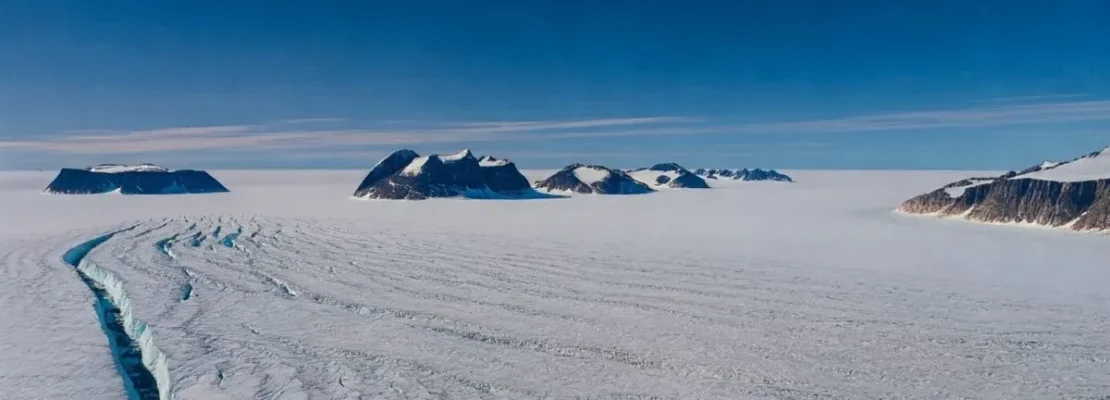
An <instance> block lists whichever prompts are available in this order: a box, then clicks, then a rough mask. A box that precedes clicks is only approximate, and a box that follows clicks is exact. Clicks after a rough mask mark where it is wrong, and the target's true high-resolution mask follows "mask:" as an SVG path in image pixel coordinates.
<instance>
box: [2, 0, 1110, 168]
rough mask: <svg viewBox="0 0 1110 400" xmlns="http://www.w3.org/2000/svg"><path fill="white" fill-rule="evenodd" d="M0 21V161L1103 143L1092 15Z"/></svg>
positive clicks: (1103, 56) (527, 159) (151, 4)
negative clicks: (396, 151)
mask: <svg viewBox="0 0 1110 400" xmlns="http://www.w3.org/2000/svg"><path fill="white" fill-rule="evenodd" d="M540 3H541V2H526V1H500V0H488V1H481V2H461V1H411V2H396V1H380V2H378V1H338V0H332V1H328V0H321V1H311V2H310V1H281V0H274V1H268V2H261V1H208V0H189V1H173V0H161V1H148V0H131V1H120V0H104V1H95V2H94V1H84V0H71V1H57V0H9V1H5V2H3V3H2V4H0V168H2V169H38V168H44V169H45V168H57V167H61V166H75V165H76V166H81V165H87V164H93V163H100V162H154V163H160V164H165V165H167V166H170V167H179V168H180V167H196V168H281V167H287V168H368V167H370V166H372V165H373V164H374V163H375V162H376V161H377V160H378V159H379V158H380V157H382V156H383V155H385V154H387V153H388V152H390V151H392V150H394V149H397V148H402V147H405V148H412V149H415V150H417V151H420V152H454V151H457V150H458V149H460V148H463V147H468V148H471V149H473V150H474V151H475V152H476V153H479V154H492V155H497V156H504V157H509V158H511V159H514V160H516V161H517V162H518V164H520V165H521V166H522V167H524V168H550V167H557V166H561V165H564V164H567V163H570V162H579V161H580V162H592V163H605V164H610V165H613V166H619V167H634V166H642V165H647V164H651V163H654V162H661V161H675V162H679V163H683V164H686V165H688V166H691V167H694V166H706V167H771V168H837V169H843V168H852V169H855V168H866V169H872V168H880V169H891V168H906V169H910V168H913V169H917V168H928V169H1015V168H1021V167H1024V166H1026V165H1027V164H1033V163H1036V162H1038V161H1039V160H1042V159H1067V158H1071V157H1074V156H1077V155H1079V154H1081V153H1086V152H1089V151H1093V150H1096V149H1099V148H1102V147H1105V146H1107V145H1110V46H1108V45H1107V44H1106V38H1108V37H1110V24H1106V21H1110V3H1108V2H1105V1H1067V0H1063V1H1052V2H1049V1H1028V2H1009V1H1007V2H1002V1H988V0H984V1H949V0H936V1H896V0H887V1H869V0H860V1H852V2H832V1H819V0H810V1H800V0H779V1H742V0H736V1H713V2H710V1H695V0H688V1H681V2H677V1H676V2H667V1H648V2H632V1H575V0H567V1H559V2H542V3H545V4H540Z"/></svg>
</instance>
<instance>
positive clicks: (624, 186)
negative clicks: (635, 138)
mask: <svg viewBox="0 0 1110 400" xmlns="http://www.w3.org/2000/svg"><path fill="white" fill-rule="evenodd" d="M579 174H582V175H583V176H584V175H596V176H598V177H599V179H597V180H593V181H583V178H580V177H579ZM536 188H537V189H544V190H550V191H563V192H574V193H596V194H645V193H651V192H654V191H655V190H653V189H652V188H651V187H648V185H646V184H644V183H643V182H640V181H637V180H635V179H633V178H632V177H631V176H629V175H628V174H626V173H624V171H620V170H615V169H610V168H606V167H603V166H600V165H583V164H571V165H568V166H566V167H565V168H563V169H561V170H559V172H556V173H555V174H553V175H551V176H550V177H548V178H547V179H544V180H542V181H539V182H536Z"/></svg>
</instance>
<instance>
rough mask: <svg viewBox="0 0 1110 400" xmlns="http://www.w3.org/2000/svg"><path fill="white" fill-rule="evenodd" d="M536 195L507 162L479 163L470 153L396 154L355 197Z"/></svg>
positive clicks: (370, 176) (489, 160) (381, 163)
mask: <svg viewBox="0 0 1110 400" xmlns="http://www.w3.org/2000/svg"><path fill="white" fill-rule="evenodd" d="M532 194H535V191H534V190H532V187H531V185H529V184H528V179H526V178H525V177H524V175H522V174H521V173H520V171H519V170H517V168H516V165H515V164H513V163H512V162H509V161H506V160H498V159H495V158H493V157H484V158H483V159H482V160H480V161H479V160H478V159H477V158H476V157H474V154H472V153H471V152H470V151H469V150H464V151H463V152H461V153H458V154H455V155H451V156H440V155H434V154H433V155H430V156H427V157H420V156H419V155H418V154H416V152H414V151H412V150H407V149H406V150H398V151H396V152H394V153H393V154H390V155H389V156H388V157H386V158H384V159H382V160H381V161H379V162H378V164H377V165H375V166H374V168H373V169H372V170H370V173H369V174H367V175H366V178H365V179H363V180H362V183H361V184H359V186H358V188H357V189H355V193H354V196H355V197H362V198H371V199H394V200H422V199H427V198H433V197H457V196H469V197H507V198H508V197H526V196H529V195H532Z"/></svg>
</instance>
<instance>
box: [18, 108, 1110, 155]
mask: <svg viewBox="0 0 1110 400" xmlns="http://www.w3.org/2000/svg"><path fill="white" fill-rule="evenodd" d="M1102 120H1110V101H1107V100H1090V101H1070V102H1041V103H1035V104H1003V105H993V106H984V107H974V108H967V109H950V110H925V111H910V112H900V113H887V114H874V115H857V116H845V117H838V118H827V119H817V120H802V121H773V122H758V123H740V124H737V123H727V122H722V121H714V120H704V119H698V118H691V117H681V116H656V117H630V118H600V119H583V120H568V121H483V122H428V123H424V124H416V123H412V124H404V126H389V127H385V128H383V127H381V125H379V127H378V128H371V129H356V128H347V129H318V128H317V129H310V128H305V127H301V126H298V124H296V123H293V124H289V123H288V121H291V120H286V121H278V122H271V123H266V124H258V125H221V126H193V127H175V128H164V129H153V130H136V131H101V130H91V131H90V130H86V131H79V132H68V133H64V134H62V135H51V136H49V137H46V138H41V139H8V140H4V139H0V150H4V149H8V150H23V151H32V152H35V151H37V152H49V153H89V154H134V153H146V152H171V151H190V150H192V151H196V150H227V151H235V150H258V151H261V150H285V149H327V148H345V147H356V148H357V147H373V146H415V145H420V144H434V143H468V142H489V141H542V140H572V139H589V138H607V137H631V136H652V135H655V136H659V135H671V136H679V135H737V134H756V133H760V134H792V133H829V134H835V133H846V132H875V133H897V132H903V131H914V130H929V129H951V128H971V127H989V126H1011V125H1022V124H1044V123H1058V122H1075V121H1102ZM390 125H392V124H390Z"/></svg>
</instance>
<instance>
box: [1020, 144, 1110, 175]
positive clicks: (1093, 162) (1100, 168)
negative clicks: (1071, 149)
mask: <svg viewBox="0 0 1110 400" xmlns="http://www.w3.org/2000/svg"><path fill="white" fill-rule="evenodd" d="M1019 178H1030V179H1042V180H1046V181H1057V182H1081V181H1091V180H1099V179H1110V147H1108V148H1105V149H1103V150H1102V151H1100V152H1098V153H1097V154H1095V155H1092V156H1090V157H1084V158H1080V159H1078V160H1075V161H1072V162H1069V163H1066V164H1063V165H1060V166H1058V167H1054V168H1050V169H1044V170H1040V171H1037V172H1032V173H1028V174H1025V175H1021V176H1020V177H1019Z"/></svg>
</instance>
